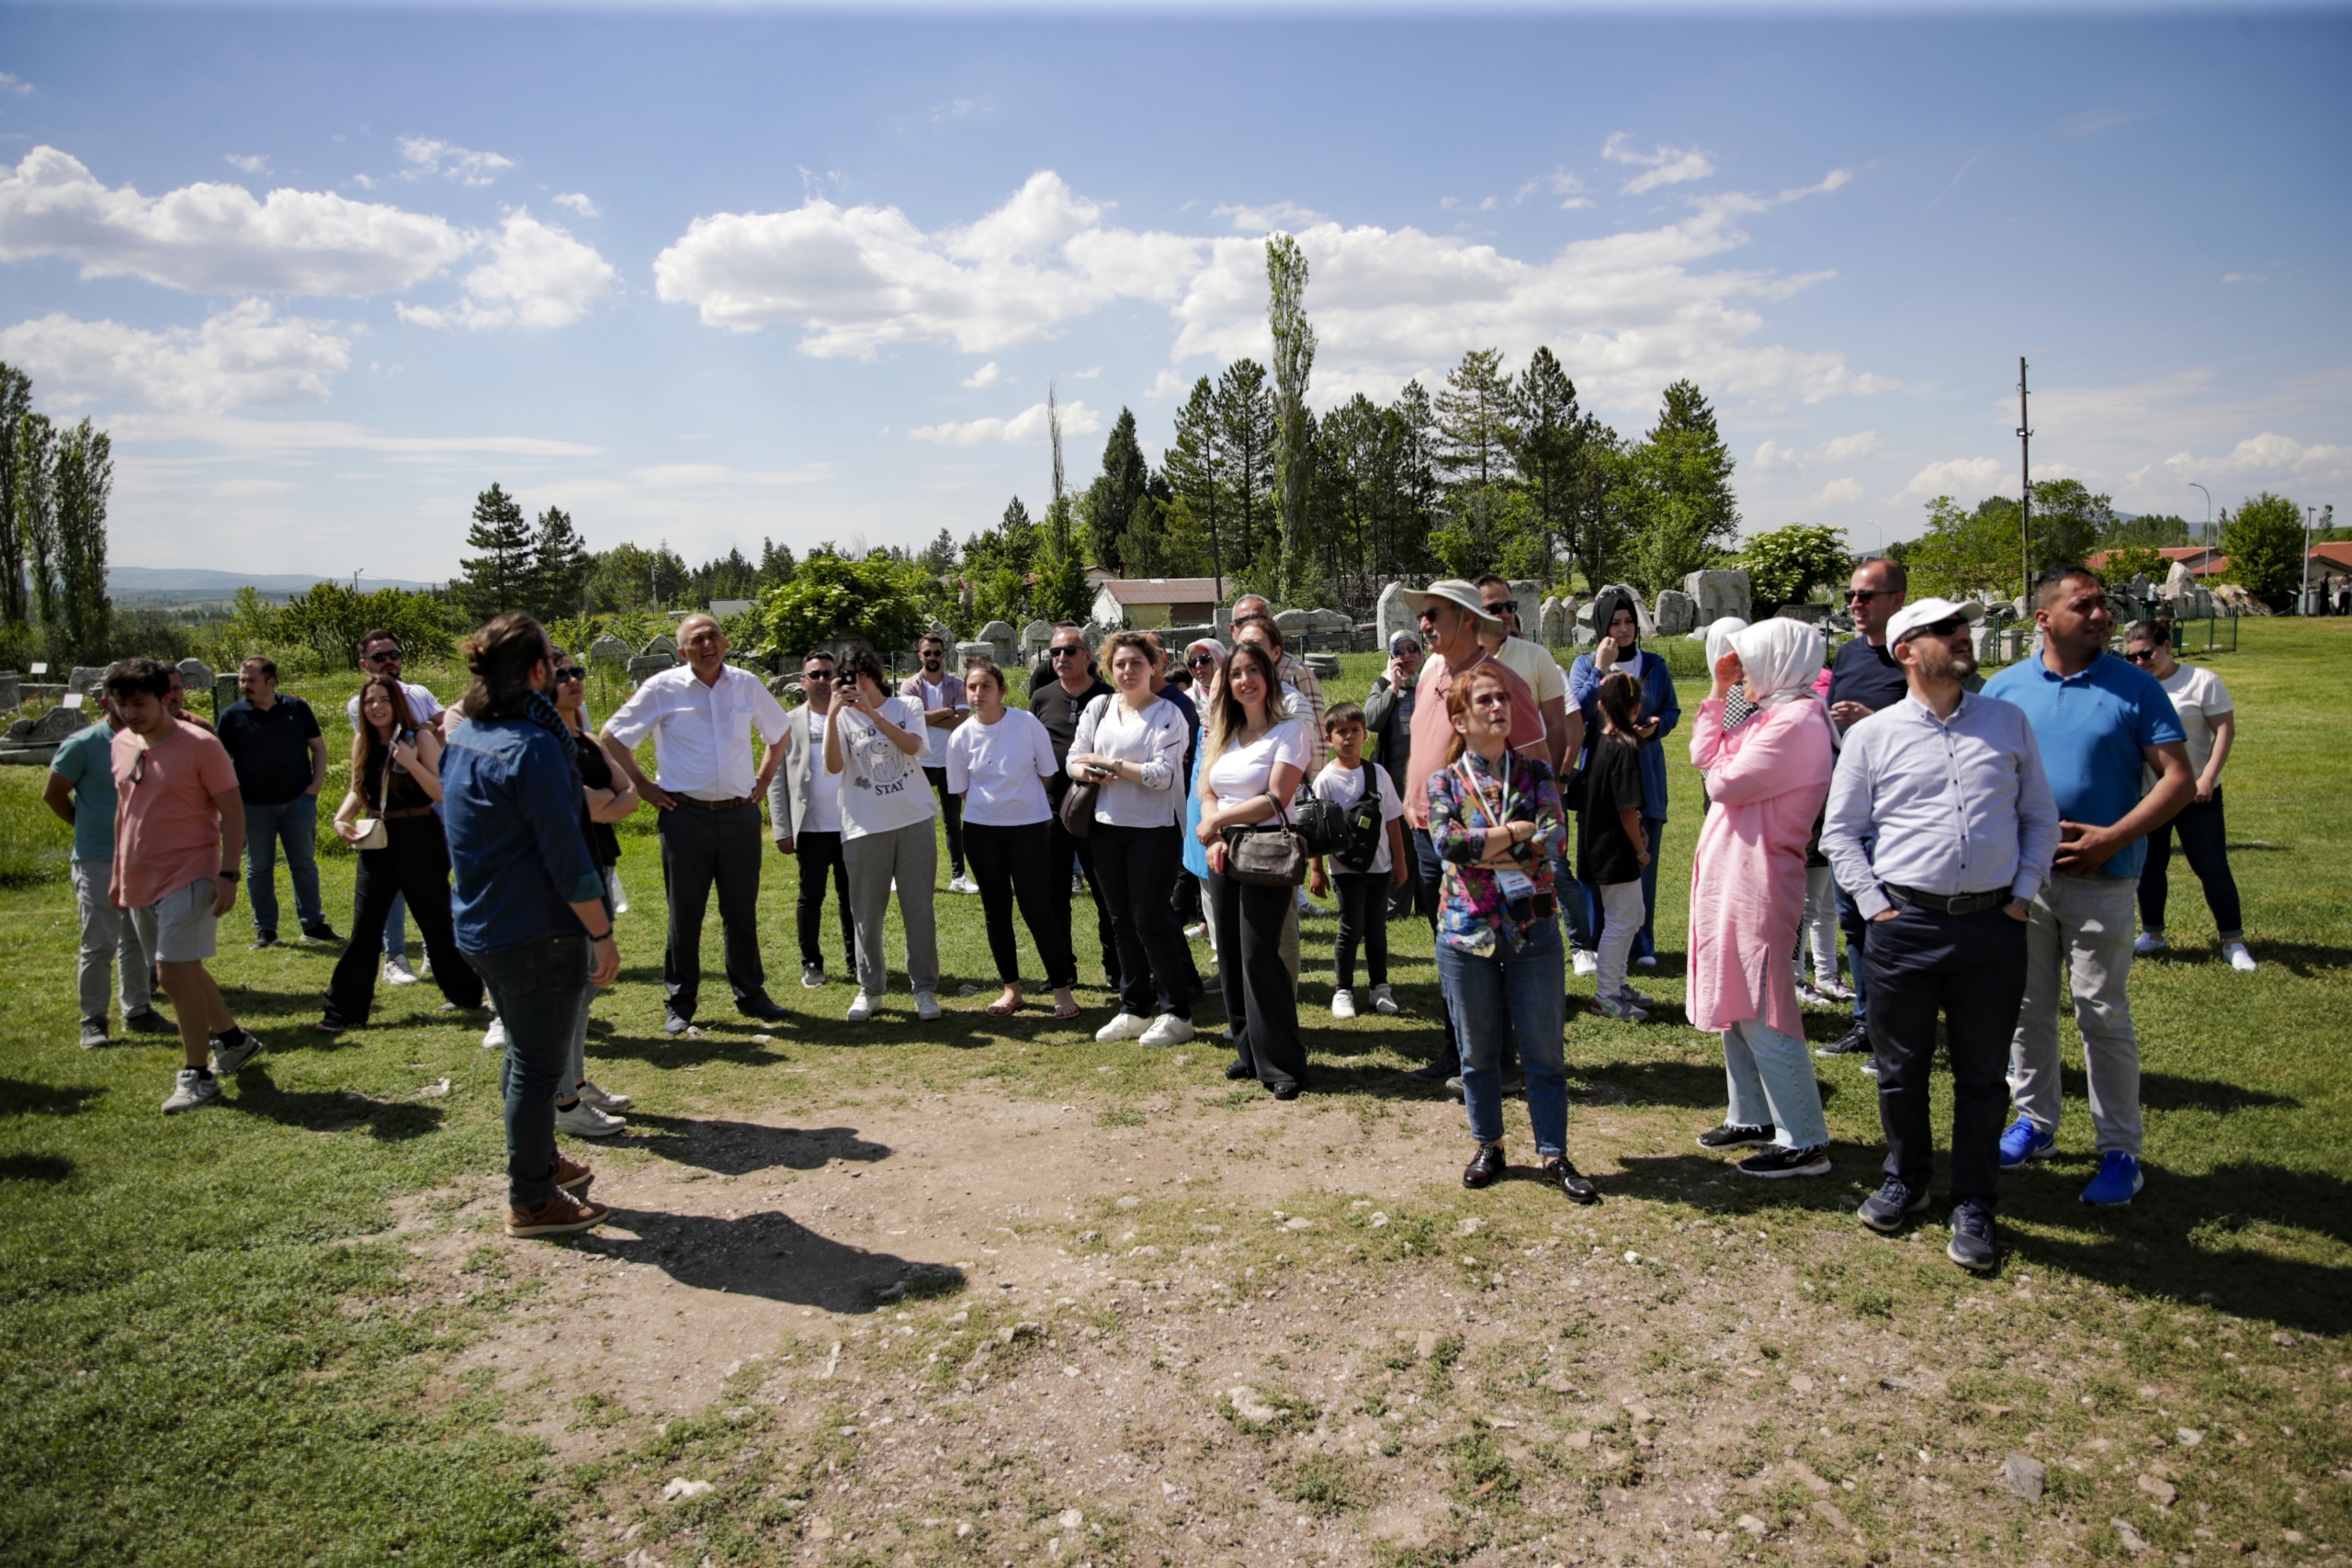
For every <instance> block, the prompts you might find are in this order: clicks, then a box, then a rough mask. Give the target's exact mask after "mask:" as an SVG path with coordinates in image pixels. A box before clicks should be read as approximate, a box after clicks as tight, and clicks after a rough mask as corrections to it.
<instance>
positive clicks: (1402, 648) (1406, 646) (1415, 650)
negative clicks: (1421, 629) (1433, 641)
mask: <svg viewBox="0 0 2352 1568" xmlns="http://www.w3.org/2000/svg"><path fill="white" fill-rule="evenodd" d="M1420 651H1421V645H1420V644H1419V643H1417V642H1407V643H1399V644H1398V645H1397V649H1396V652H1395V655H1394V657H1396V658H1398V659H1402V658H1404V657H1405V656H1406V655H1407V654H1408V653H1410V654H1419V652H1420Z"/></svg>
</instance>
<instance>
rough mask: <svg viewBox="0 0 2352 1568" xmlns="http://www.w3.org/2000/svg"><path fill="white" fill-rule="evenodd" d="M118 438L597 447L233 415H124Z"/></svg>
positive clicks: (403, 447) (466, 450)
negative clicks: (405, 432)
mask: <svg viewBox="0 0 2352 1568" xmlns="http://www.w3.org/2000/svg"><path fill="white" fill-rule="evenodd" d="M107 428H108V429H109V430H111V431H112V432H113V433H114V434H115V435H116V437H117V438H118V439H125V440H138V441H155V442H165V441H187V442H195V443H198V444H199V445H202V446H211V447H216V448H219V449H220V450H222V451H227V452H235V453H239V454H241V455H248V456H250V455H254V454H260V453H303V452H377V453H382V454H384V455H386V456H388V457H410V458H418V459H426V460H431V459H470V458H474V457H594V456H596V454H597V450H598V449H597V448H596V447H594V446H583V445H582V444H581V443H580V442H577V441H556V440H549V439H548V438H545V437H542V436H536V435H387V434H384V433H383V432H381V431H378V430H370V429H368V427H367V426H366V425H361V424H353V423H346V422H345V421H341V420H322V419H311V420H278V419H239V418H236V417H233V416H229V415H195V414H175V413H162V414H121V415H118V416H116V417H115V418H113V419H112V420H109V421H108V422H107Z"/></svg>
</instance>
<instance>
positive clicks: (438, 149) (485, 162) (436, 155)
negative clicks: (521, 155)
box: [399, 136, 515, 186]
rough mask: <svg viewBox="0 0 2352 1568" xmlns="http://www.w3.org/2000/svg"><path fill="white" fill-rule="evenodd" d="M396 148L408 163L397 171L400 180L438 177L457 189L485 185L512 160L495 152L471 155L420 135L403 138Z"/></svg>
mask: <svg viewBox="0 0 2352 1568" xmlns="http://www.w3.org/2000/svg"><path fill="white" fill-rule="evenodd" d="M399 147H400V150H401V158H402V159H403V160H404V161H405V162H406V163H407V164H408V167H407V168H405V169H402V170H401V178H402V179H404V180H422V179H430V178H432V177H433V176H434V175H440V176H441V177H442V178H444V179H450V180H455V181H457V182H458V184H459V185H461V186H486V185H490V184H492V182H494V181H495V180H496V179H497V178H498V176H499V175H503V174H504V173H505V172H506V171H507V170H509V169H511V168H513V167H514V166H515V160H514V159H512V158H502V157H500V156H499V155H498V154H497V153H495V152H469V151H467V150H466V149H465V148H463V147H458V146H453V145H452V144H450V143H449V142H447V141H432V140H430V139H428V138H426V137H422V136H403V137H401V139H400V141H399Z"/></svg>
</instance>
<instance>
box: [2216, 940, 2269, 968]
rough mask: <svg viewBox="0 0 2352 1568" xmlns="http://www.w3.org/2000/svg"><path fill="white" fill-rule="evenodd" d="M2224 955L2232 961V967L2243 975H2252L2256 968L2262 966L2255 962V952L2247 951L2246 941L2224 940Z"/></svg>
mask: <svg viewBox="0 0 2352 1568" xmlns="http://www.w3.org/2000/svg"><path fill="white" fill-rule="evenodd" d="M2222 957H2224V958H2226V959H2228V960H2229V961H2230V967H2231V968H2233V969H2234V970H2236V971H2237V972H2238V973H2239V974H2241V975H2251V974H2253V973H2254V972H2255V970H2256V968H2258V967H2260V965H2258V964H2256V963H2255V961H2254V954H2253V953H2249V952H2247V951H2246V946H2245V942H2223V943H2222Z"/></svg>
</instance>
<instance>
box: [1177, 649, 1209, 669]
mask: <svg viewBox="0 0 2352 1568" xmlns="http://www.w3.org/2000/svg"><path fill="white" fill-rule="evenodd" d="M1184 668H1185V669H1187V670H1203V669H1206V670H1214V669H1216V657H1215V656H1214V655H1212V654H1206V653H1196V654H1194V655H1193V657H1192V658H1190V659H1187V660H1184Z"/></svg>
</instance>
